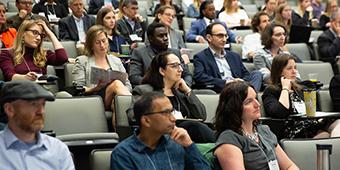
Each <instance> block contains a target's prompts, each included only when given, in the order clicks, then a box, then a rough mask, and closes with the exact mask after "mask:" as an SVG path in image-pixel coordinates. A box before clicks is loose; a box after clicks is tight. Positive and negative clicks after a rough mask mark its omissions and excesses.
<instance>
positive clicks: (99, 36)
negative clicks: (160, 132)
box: [72, 25, 131, 128]
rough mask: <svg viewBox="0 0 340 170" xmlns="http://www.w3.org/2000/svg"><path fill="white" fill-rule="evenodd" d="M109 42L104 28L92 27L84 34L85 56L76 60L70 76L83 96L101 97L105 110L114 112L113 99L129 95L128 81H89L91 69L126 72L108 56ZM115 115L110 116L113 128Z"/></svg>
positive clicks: (117, 62) (118, 62) (116, 58)
mask: <svg viewBox="0 0 340 170" xmlns="http://www.w3.org/2000/svg"><path fill="white" fill-rule="evenodd" d="M108 50H109V42H108V37H107V33H106V31H105V28H104V27H103V26H101V25H94V26H92V27H91V28H90V29H89V30H88V31H87V33H86V41H85V55H83V56H79V57H77V58H76V64H75V66H74V67H73V70H72V75H73V79H74V80H75V81H76V83H77V85H80V86H84V88H85V95H99V96H101V97H102V99H103V101H104V105H105V109H106V110H112V111H114V97H115V96H116V95H131V93H130V90H131V84H130V81H129V80H128V79H127V75H126V80H118V79H116V80H109V82H104V81H103V80H99V81H98V82H97V83H92V81H91V71H92V67H96V68H100V69H104V70H107V71H119V72H121V73H122V74H124V73H126V70H125V68H124V66H123V64H122V62H121V61H120V59H119V58H118V57H114V56H108V55H107V52H108ZM114 115H115V114H113V115H112V125H113V127H114V128H115V122H116V121H115V116H114Z"/></svg>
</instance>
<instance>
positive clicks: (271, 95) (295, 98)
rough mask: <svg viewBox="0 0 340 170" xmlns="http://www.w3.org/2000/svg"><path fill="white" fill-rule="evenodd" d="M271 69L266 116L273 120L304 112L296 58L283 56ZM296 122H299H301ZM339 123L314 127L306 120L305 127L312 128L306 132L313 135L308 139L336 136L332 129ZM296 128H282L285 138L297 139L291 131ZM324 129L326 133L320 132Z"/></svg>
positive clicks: (267, 90) (292, 126)
mask: <svg viewBox="0 0 340 170" xmlns="http://www.w3.org/2000/svg"><path fill="white" fill-rule="evenodd" d="M271 68H272V69H271V76H270V80H271V84H270V86H268V87H267V88H266V89H265V91H264V92H263V95H262V101H263V105H264V109H265V112H266V114H267V115H268V116H270V117H273V118H288V117H289V116H290V115H293V114H298V113H302V112H304V111H303V108H304V107H305V104H304V102H303V98H304V97H303V92H302V86H301V85H299V84H298V83H297V69H296V63H295V57H293V56H292V55H289V54H281V55H280V56H277V57H275V58H274V59H273V63H272V67H271ZM296 121H297V122H298V121H299V120H296ZM301 121H303V120H301ZM337 122H338V121H335V122H334V123H333V122H326V123H325V124H324V125H321V124H317V125H314V123H315V122H308V121H307V120H306V121H305V122H304V124H305V126H304V127H310V128H311V129H308V130H306V131H307V133H312V134H307V135H308V136H307V137H313V136H314V137H316V138H318V137H328V136H329V134H334V135H336V134H338V132H332V129H334V128H335V127H336V126H338V124H339V123H337ZM291 123H292V122H291ZM294 128H295V127H294V124H287V125H286V127H282V129H281V130H282V132H283V131H285V130H286V131H285V134H284V137H295V136H294V135H297V134H293V133H291V132H292V131H290V130H289V129H294ZM322 129H324V130H325V131H318V130H322ZM302 130H304V129H302ZM313 131H314V132H313ZM315 131H318V132H315ZM326 131H327V132H326ZM309 135H310V136H309ZM305 137H306V136H305Z"/></svg>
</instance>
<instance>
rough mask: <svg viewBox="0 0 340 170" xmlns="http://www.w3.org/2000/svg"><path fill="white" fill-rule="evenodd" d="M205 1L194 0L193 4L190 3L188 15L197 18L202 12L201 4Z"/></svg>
mask: <svg viewBox="0 0 340 170" xmlns="http://www.w3.org/2000/svg"><path fill="white" fill-rule="evenodd" d="M203 2H204V0H193V2H192V4H190V5H189V7H188V9H187V17H189V18H197V17H199V15H200V13H199V10H200V6H201V4H202V3H203Z"/></svg>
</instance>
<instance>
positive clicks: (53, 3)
mask: <svg viewBox="0 0 340 170" xmlns="http://www.w3.org/2000/svg"><path fill="white" fill-rule="evenodd" d="M44 5H45V6H47V5H57V3H55V2H52V4H48V3H47V2H45V3H44Z"/></svg>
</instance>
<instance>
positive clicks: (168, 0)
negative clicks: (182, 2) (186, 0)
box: [153, 0, 184, 30]
mask: <svg viewBox="0 0 340 170" xmlns="http://www.w3.org/2000/svg"><path fill="white" fill-rule="evenodd" d="M161 6H172V7H173V8H174V9H175V11H176V17H177V22H178V27H179V29H180V30H183V16H184V13H183V10H182V8H181V7H180V6H178V5H176V4H174V3H173V2H172V0H159V4H157V5H156V6H155V9H154V12H153V13H154V15H155V14H156V13H157V11H158V8H160V7H161ZM155 16H156V15H155Z"/></svg>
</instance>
